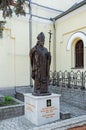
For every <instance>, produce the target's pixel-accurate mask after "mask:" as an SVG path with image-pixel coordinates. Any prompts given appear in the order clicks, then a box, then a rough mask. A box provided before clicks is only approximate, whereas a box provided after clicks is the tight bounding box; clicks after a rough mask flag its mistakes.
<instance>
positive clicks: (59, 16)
mask: <svg viewBox="0 0 86 130" xmlns="http://www.w3.org/2000/svg"><path fill="white" fill-rule="evenodd" d="M85 4H86V0H84V1H82V2H80V3H78V4H77V5H76V6H73V7H71V8H69V9H68V10H66V11H65V12H63V13H62V14H60V15H58V16H56V17H55V18H53V19H55V20H57V19H59V18H61V17H63V16H65V15H67V14H69V13H70V12H72V11H74V10H76V9H78V8H80V7H81V6H83V5H85Z"/></svg>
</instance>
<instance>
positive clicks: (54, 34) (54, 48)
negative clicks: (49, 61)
mask: <svg viewBox="0 0 86 130" xmlns="http://www.w3.org/2000/svg"><path fill="white" fill-rule="evenodd" d="M53 63H54V64H53V71H55V70H56V26H55V19H53Z"/></svg>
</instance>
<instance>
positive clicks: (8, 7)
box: [0, 0, 26, 18]
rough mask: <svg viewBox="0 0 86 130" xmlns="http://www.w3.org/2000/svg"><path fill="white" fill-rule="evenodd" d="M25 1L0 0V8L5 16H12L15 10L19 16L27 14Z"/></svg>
mask: <svg viewBox="0 0 86 130" xmlns="http://www.w3.org/2000/svg"><path fill="white" fill-rule="evenodd" d="M24 3H25V0H0V10H2V12H3V13H2V15H3V17H4V18H6V17H11V16H12V14H13V12H15V14H16V15H17V16H19V15H25V14H26V13H25V10H24Z"/></svg>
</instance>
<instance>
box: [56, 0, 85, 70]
mask: <svg viewBox="0 0 86 130" xmlns="http://www.w3.org/2000/svg"><path fill="white" fill-rule="evenodd" d="M55 20H56V22H55V26H56V47H55V48H56V51H55V52H56V71H59V70H61V71H65V70H67V71H77V70H80V71H85V70H86V58H85V57H86V1H82V2H81V3H79V4H77V5H76V6H74V7H72V8H70V9H69V10H67V11H66V12H65V13H63V14H61V15H59V16H57V17H56V18H55Z"/></svg>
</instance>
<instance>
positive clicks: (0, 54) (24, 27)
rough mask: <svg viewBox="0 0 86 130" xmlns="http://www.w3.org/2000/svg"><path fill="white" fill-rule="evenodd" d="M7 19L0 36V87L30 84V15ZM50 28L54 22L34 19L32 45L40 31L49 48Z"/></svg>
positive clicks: (0, 16) (0, 17)
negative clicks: (0, 36)
mask: <svg viewBox="0 0 86 130" xmlns="http://www.w3.org/2000/svg"><path fill="white" fill-rule="evenodd" d="M0 20H4V21H6V24H5V25H4V30H3V38H0V88H3V87H15V86H26V85H30V77H31V76H30V59H29V52H30V41H29V16H26V17H16V16H13V17H12V18H6V19H3V18H2V15H1V14H0ZM49 30H51V31H52V30H53V29H52V22H51V21H47V20H44V21H43V20H41V19H34V18H33V19H32V47H33V46H34V45H35V44H36V42H37V35H38V34H39V33H40V32H44V34H45V47H47V48H49V41H48V40H49V34H48V32H49ZM51 67H52V65H51Z"/></svg>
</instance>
